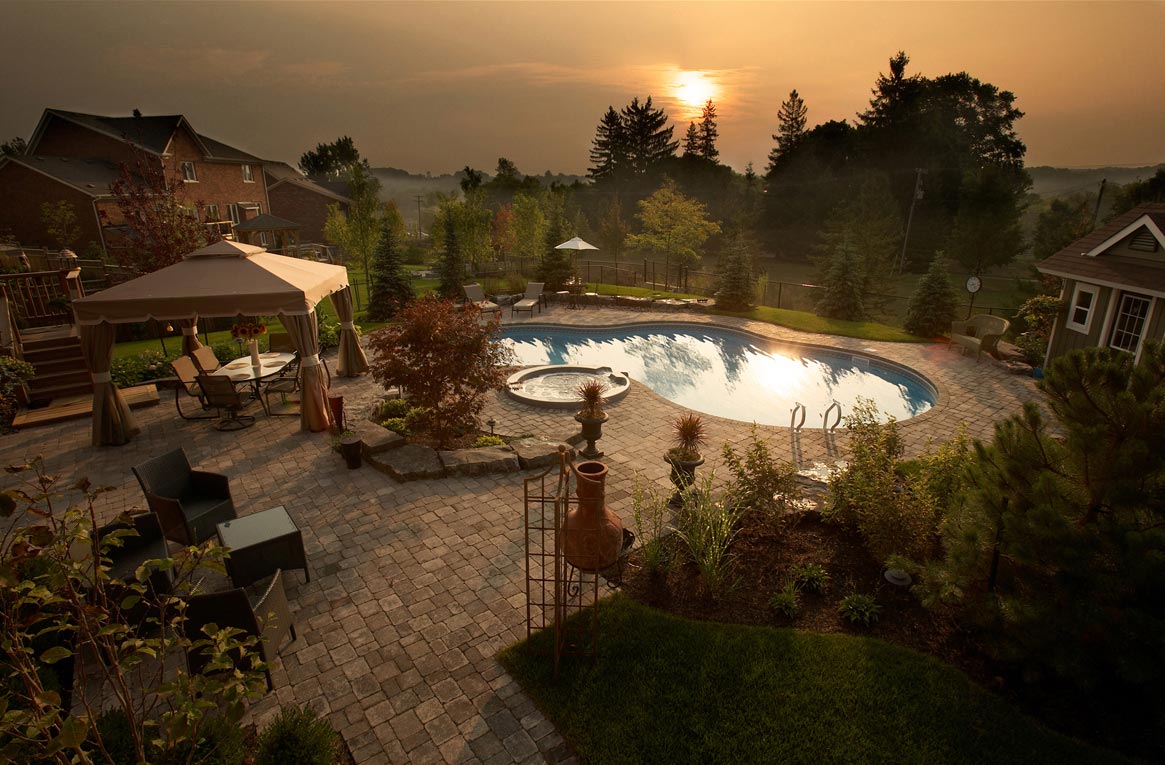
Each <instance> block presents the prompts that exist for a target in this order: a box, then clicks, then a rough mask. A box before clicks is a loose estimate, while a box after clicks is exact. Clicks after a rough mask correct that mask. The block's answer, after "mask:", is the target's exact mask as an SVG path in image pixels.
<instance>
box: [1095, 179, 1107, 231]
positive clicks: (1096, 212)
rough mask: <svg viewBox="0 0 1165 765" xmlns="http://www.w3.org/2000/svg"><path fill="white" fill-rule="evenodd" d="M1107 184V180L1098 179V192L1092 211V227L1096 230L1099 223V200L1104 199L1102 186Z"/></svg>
mask: <svg viewBox="0 0 1165 765" xmlns="http://www.w3.org/2000/svg"><path fill="white" fill-rule="evenodd" d="M1106 183H1108V179H1107V178H1101V179H1100V191H1098V192H1096V209H1095V210H1093V211H1092V227H1093V228H1096V226H1097V224H1098V223H1100V200H1102V199H1104V186H1105V184H1106Z"/></svg>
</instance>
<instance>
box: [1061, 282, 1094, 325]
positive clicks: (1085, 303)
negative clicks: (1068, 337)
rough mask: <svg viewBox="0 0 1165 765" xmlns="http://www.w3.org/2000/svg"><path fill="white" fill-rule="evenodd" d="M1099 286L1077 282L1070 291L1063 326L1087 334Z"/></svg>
mask: <svg viewBox="0 0 1165 765" xmlns="http://www.w3.org/2000/svg"><path fill="white" fill-rule="evenodd" d="M1099 292H1100V288H1099V287H1097V286H1096V285H1094V284H1077V285H1076V291H1075V292H1074V293H1072V303H1071V305H1070V306H1069V308H1068V321H1066V322H1064V326H1066V327H1067V328H1068V329H1074V330H1076V331H1077V332H1083V333H1084V334H1088V328H1089V327H1091V326H1092V314H1093V313H1094V309H1095V308H1096V296H1097V294H1098V293H1099Z"/></svg>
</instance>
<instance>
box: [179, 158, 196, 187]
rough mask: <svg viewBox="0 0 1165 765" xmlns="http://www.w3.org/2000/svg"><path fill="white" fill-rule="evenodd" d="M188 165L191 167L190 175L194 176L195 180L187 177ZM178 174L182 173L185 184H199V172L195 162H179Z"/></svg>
mask: <svg viewBox="0 0 1165 765" xmlns="http://www.w3.org/2000/svg"><path fill="white" fill-rule="evenodd" d="M187 165H189V166H190V174H191V175H192V176H194V177H193V178H187V177H186V166H187ZM178 172H180V173H182V182H183V183H198V170H197V169H196V168H195V167H194V163H193V162H179V163H178Z"/></svg>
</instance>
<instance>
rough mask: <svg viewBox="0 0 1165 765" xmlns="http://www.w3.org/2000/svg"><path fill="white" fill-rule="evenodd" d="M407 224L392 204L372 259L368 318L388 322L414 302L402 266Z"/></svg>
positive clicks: (394, 204) (386, 210) (385, 214)
mask: <svg viewBox="0 0 1165 765" xmlns="http://www.w3.org/2000/svg"><path fill="white" fill-rule="evenodd" d="M404 232H405V222H404V219H403V218H401V215H400V211H399V210H397V209H396V203H394V202H389V203H388V204H387V205H386V207H385V211H384V219H383V220H382V221H381V229H380V242H379V244H378V245H377V247H376V254H375V255H373V257H372V274H371V282H372V283H371V285H370V288H369V293H370V294H369V297H368V318H369V319H372V320H373V321H388V320H389V319H391V318H392V317H393V315H395V314H396V312H397V311H398V310H400V308H401V307H402V306H404V305H405V304H406V303H408V302H409V301H410V300H412V299H413V286H412V284H411V283H410V282H409V280H408V277H406V276H405V273H404V269H403V268H402V266H401V245H402V241H403V238H404Z"/></svg>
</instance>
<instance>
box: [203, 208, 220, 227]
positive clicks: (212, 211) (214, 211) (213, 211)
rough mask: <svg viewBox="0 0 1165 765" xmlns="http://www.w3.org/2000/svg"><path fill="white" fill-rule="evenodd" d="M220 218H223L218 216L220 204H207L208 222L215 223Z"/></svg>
mask: <svg viewBox="0 0 1165 765" xmlns="http://www.w3.org/2000/svg"><path fill="white" fill-rule="evenodd" d="M218 220H221V219H220V218H219V217H218V205H207V206H206V222H207V223H214V222H216V221H218Z"/></svg>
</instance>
